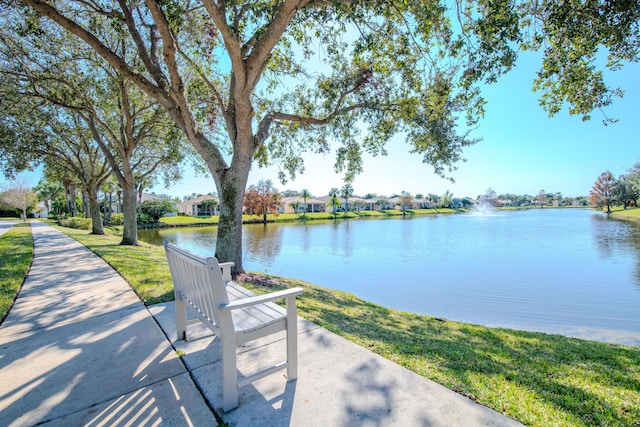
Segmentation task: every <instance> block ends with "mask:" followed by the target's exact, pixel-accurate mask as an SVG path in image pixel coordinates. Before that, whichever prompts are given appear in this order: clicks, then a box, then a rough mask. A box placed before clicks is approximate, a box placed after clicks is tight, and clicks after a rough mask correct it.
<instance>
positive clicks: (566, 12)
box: [3, 0, 640, 272]
mask: <svg viewBox="0 0 640 427" xmlns="http://www.w3.org/2000/svg"><path fill="white" fill-rule="evenodd" d="M3 4H4V5H5V6H4V8H6V7H7V6H6V5H17V4H21V5H23V7H21V8H19V9H20V10H19V13H20V16H22V17H24V19H21V20H20V22H17V23H16V25H17V27H18V28H17V30H19V31H23V32H34V31H36V32H37V31H38V30H39V27H40V25H42V17H46V18H47V19H50V20H52V21H53V22H56V23H57V24H58V25H60V26H62V27H63V28H65V29H67V30H68V31H70V32H71V33H72V34H74V35H75V36H76V37H78V38H80V39H82V40H84V42H85V43H87V44H88V45H89V46H91V48H93V49H94V50H95V52H97V53H98V54H99V55H100V56H101V57H102V58H103V59H104V60H106V61H107V62H108V63H109V64H110V66H111V67H113V69H115V70H117V72H118V73H120V74H121V75H122V76H123V77H124V78H126V79H128V80H130V81H131V82H133V83H134V84H135V85H137V86H138V87H139V88H140V89H142V90H143V91H144V92H146V93H147V94H148V95H149V96H151V97H152V98H154V99H155V100H156V101H157V102H158V103H159V104H160V105H161V106H162V107H163V108H165V109H166V111H167V112H168V114H169V115H170V117H171V118H172V119H173V120H174V121H175V123H176V124H177V125H178V127H179V128H180V129H181V130H182V131H183V132H184V133H185V135H186V136H187V138H188V139H189V141H190V142H191V144H192V145H193V147H194V149H195V150H196V151H197V152H198V153H199V154H200V155H201V156H202V158H203V159H204V162H205V163H206V164H207V167H208V168H209V171H210V172H211V174H212V176H213V178H214V181H215V183H216V187H217V192H218V194H219V195H220V196H221V215H220V226H219V229H218V240H217V245H216V255H217V256H218V258H220V259H221V260H222V261H235V263H236V265H235V267H234V269H235V271H236V272H241V271H242V251H241V243H242V239H241V222H242V219H241V218H242V217H241V214H242V202H243V193H244V189H245V188H246V184H247V177H248V173H249V169H250V167H251V164H252V163H253V162H254V160H257V162H258V163H259V164H261V165H264V164H267V163H276V164H279V165H280V167H281V171H282V178H285V177H286V176H287V175H290V176H295V174H296V173H299V172H300V171H301V170H303V169H304V164H303V161H302V157H301V153H303V152H305V151H311V152H327V151H329V150H330V149H331V148H332V147H333V149H334V150H335V154H336V163H335V167H336V171H337V172H338V173H343V174H344V177H345V180H346V181H347V182H350V181H351V180H352V179H353V177H354V175H355V174H357V173H358V172H360V171H361V170H362V167H363V166H362V153H363V152H369V153H371V154H374V155H378V154H384V153H385V144H386V142H388V141H389V140H390V139H391V138H392V136H394V135H396V134H401V135H403V137H404V138H405V139H406V141H407V143H408V144H409V147H410V150H411V151H412V152H414V153H416V154H419V155H421V156H422V157H423V159H424V161H425V162H426V163H429V164H431V165H433V167H434V170H435V172H436V173H439V174H442V175H446V174H447V173H448V172H449V171H451V170H452V169H453V168H455V163H456V162H457V161H459V160H460V159H461V155H462V150H463V149H464V147H466V146H468V145H470V144H473V143H474V142H476V141H475V140H474V139H472V138H470V137H469V134H468V129H470V128H471V127H473V126H474V125H475V124H476V123H477V121H478V119H479V118H480V117H481V116H482V114H483V105H484V101H483V99H482V97H481V93H480V86H481V85H482V84H484V83H487V82H489V83H491V82H495V81H496V80H497V79H498V77H499V76H500V75H501V74H503V73H505V72H507V71H508V70H509V69H510V68H511V67H513V65H514V64H515V61H516V58H517V52H518V51H519V50H520V49H528V50H541V51H543V63H542V65H541V68H540V71H539V72H538V74H537V77H536V79H535V81H534V87H535V89H536V90H538V91H540V93H541V104H542V106H543V107H544V108H545V109H546V110H547V111H548V112H549V113H550V114H555V113H556V112H557V111H559V109H560V108H561V107H562V106H563V105H565V104H566V105H567V106H568V108H569V111H570V112H571V113H572V114H579V115H582V116H583V117H584V118H585V119H587V118H589V114H590V112H591V111H592V110H594V109H599V108H602V107H605V106H607V105H609V104H610V103H611V101H612V98H613V97H615V96H620V95H621V94H622V92H621V91H620V90H619V89H618V88H612V87H609V86H607V85H606V83H605V82H604V79H603V74H602V71H601V69H600V68H598V66H597V60H598V59H599V57H600V56H602V55H607V59H608V61H607V64H606V65H607V66H608V67H609V68H612V69H615V68H617V67H620V66H621V65H623V64H624V63H625V62H626V61H636V60H637V57H638V46H639V43H640V41H639V38H638V16H639V14H640V10H639V8H638V7H637V3H636V2H635V1H631V0H613V1H604V0H599V1H598V0H594V1H589V2H585V1H581V0H569V1H563V2H557V1H555V0H521V1H513V0H511V1H509V0H499V1H493V0H480V1H473V2H471V1H468V2H465V1H463V0H457V1H455V2H453V3H451V2H448V1H433V2H421V1H406V0H369V1H358V0H344V1H337V0H336V1H328V0H279V1H273V0H254V1H228V0H202V1H192V0H163V1H159V0H146V1H143V2H127V1H125V0H120V1H118V2H104V1H99V0H81V1H80V0H78V1H65V2H53V1H46V0H19V1H18V2H17V3H16V2H13V1H6V0H5V1H4V2H3ZM118 40H126V45H127V46H131V50H129V51H128V54H127V55H124V54H122V52H120V51H118V49H116V48H115V47H116V46H118V43H114V41H118ZM602 50H604V52H601V51H602Z"/></svg>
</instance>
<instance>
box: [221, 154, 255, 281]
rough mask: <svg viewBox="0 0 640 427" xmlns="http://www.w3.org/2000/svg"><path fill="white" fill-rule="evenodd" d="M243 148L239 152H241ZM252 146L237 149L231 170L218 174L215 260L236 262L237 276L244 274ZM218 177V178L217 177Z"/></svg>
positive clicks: (234, 268) (234, 272)
mask: <svg viewBox="0 0 640 427" xmlns="http://www.w3.org/2000/svg"><path fill="white" fill-rule="evenodd" d="M238 147H240V148H238ZM242 147H252V144H243V145H239V144H238V145H236V152H235V153H234V156H233V160H232V162H231V167H230V168H228V169H225V170H223V171H222V172H221V173H218V175H217V179H216V185H217V186H218V194H220V220H219V223H218V235H217V239H216V253H215V256H216V258H218V260H219V261H220V262H229V261H232V262H234V264H235V265H234V266H233V268H232V269H231V271H232V273H233V274H234V275H237V274H241V273H244V268H243V267H242V206H243V204H244V192H245V189H246V187H247V179H248V178H249V170H250V168H251V161H252V157H253V150H252V149H251V148H249V149H247V150H242ZM214 176H216V175H214Z"/></svg>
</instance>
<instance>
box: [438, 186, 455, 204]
mask: <svg viewBox="0 0 640 427" xmlns="http://www.w3.org/2000/svg"><path fill="white" fill-rule="evenodd" d="M452 204H453V193H452V192H450V191H449V190H447V191H446V192H445V193H444V194H443V195H442V198H441V199H440V206H441V207H443V208H451V205H452Z"/></svg>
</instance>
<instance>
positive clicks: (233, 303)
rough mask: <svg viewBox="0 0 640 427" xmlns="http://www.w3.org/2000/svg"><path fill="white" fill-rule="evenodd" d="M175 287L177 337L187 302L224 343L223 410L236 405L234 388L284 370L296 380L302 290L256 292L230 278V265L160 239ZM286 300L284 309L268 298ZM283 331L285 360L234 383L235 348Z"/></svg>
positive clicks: (180, 335)
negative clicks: (285, 340) (264, 293)
mask: <svg viewBox="0 0 640 427" xmlns="http://www.w3.org/2000/svg"><path fill="white" fill-rule="evenodd" d="M164 247H165V252H166V254H167V261H168V262H169V270H170V271H171V279H172V281H173V287H174V290H175V301H176V329H177V331H178V339H183V340H186V339H187V323H189V324H191V323H192V322H187V314H186V308H187V305H189V306H190V307H191V308H193V311H194V312H195V314H196V315H197V316H198V319H194V321H195V322H198V321H201V322H202V323H204V324H205V325H206V326H207V327H208V328H209V329H211V331H213V332H214V333H215V334H216V336H217V337H218V338H219V339H220V343H221V345H222V372H223V375H222V390H223V393H222V394H223V401H224V402H223V409H224V411H225V412H226V411H230V410H232V409H234V408H236V407H237V406H238V388H239V387H242V386H244V385H246V384H249V383H252V382H254V381H257V380H258V379H260V378H263V377H265V376H267V375H271V374H273V373H276V372H279V371H281V370H284V369H286V370H287V381H293V380H295V379H296V378H297V364H298V363H297V359H298V348H297V342H298V341H297V313H296V301H295V298H296V295H299V294H301V293H302V291H303V289H302V288H293V289H287V290H284V291H278V292H272V293H269V294H266V295H255V294H254V293H252V292H251V291H249V290H247V289H245V288H243V287H242V286H239V285H238V284H236V283H234V282H233V281H231V267H232V266H233V263H218V260H217V259H216V258H215V257H209V258H202V257H199V256H197V255H195V254H193V253H191V252H188V251H186V250H184V249H182V248H180V247H178V246H176V245H174V244H172V243H169V242H168V241H165V242H164ZM283 298H286V304H287V305H286V310H285V309H283V308H282V307H280V306H278V305H276V304H274V303H273V302H272V301H276V300H279V299H283ZM280 331H286V334H287V354H286V360H284V361H282V362H280V363H277V364H275V365H273V366H271V367H269V368H266V369H264V370H261V371H259V372H257V373H255V374H253V375H250V376H248V377H245V378H243V379H242V380H241V381H238V373H237V368H236V348H237V347H238V346H239V345H240V344H242V343H245V342H247V341H252V340H255V339H258V338H261V337H264V336H267V335H270V334H273V333H276V332H280Z"/></svg>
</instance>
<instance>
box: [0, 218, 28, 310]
mask: <svg viewBox="0 0 640 427" xmlns="http://www.w3.org/2000/svg"><path fill="white" fill-rule="evenodd" d="M32 260H33V237H32V236H31V227H30V225H29V223H19V224H16V225H14V226H13V227H11V228H10V229H9V230H8V231H7V232H6V233H4V234H3V235H2V236H0V321H2V320H4V318H5V316H6V315H7V312H8V311H9V308H11V304H13V301H14V299H15V297H16V294H17V292H18V290H19V289H20V286H22V282H24V279H25V277H26V276H27V271H29V267H30V266H31V261H32Z"/></svg>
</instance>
